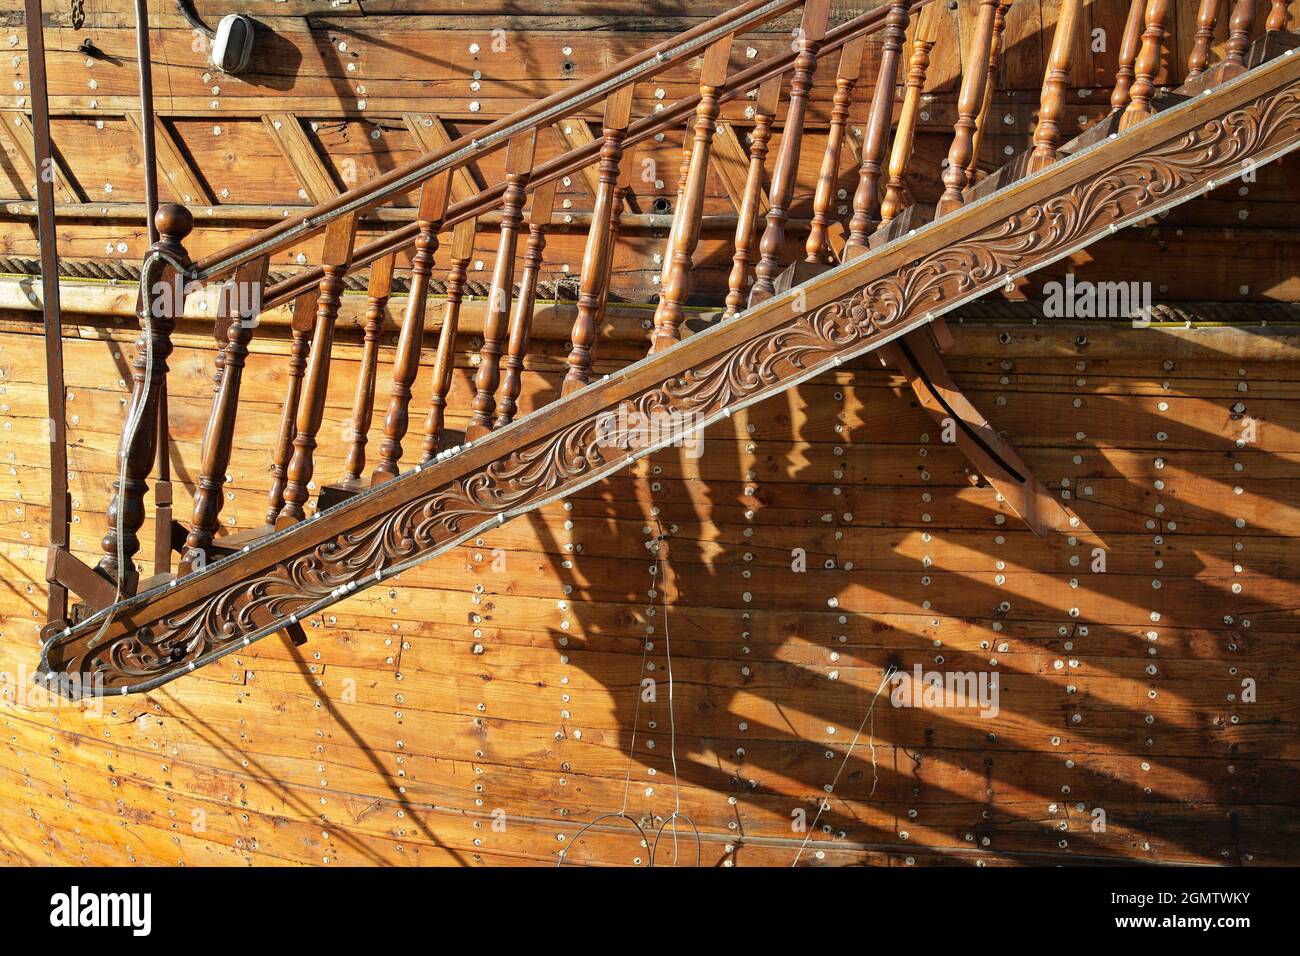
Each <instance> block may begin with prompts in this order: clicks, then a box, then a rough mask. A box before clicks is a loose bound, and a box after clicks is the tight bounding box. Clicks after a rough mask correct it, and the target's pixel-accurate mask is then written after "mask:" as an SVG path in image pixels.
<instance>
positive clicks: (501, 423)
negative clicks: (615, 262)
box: [493, 179, 618, 428]
mask: <svg viewBox="0 0 1300 956" xmlns="http://www.w3.org/2000/svg"><path fill="white" fill-rule="evenodd" d="M555 187H556V182H555V180H553V179H552V180H551V181H550V182H547V183H543V184H542V185H540V186H538V187H537V189H535V190H534V191H533V199H532V203H531V205H530V206H529V209H528V248H527V249H526V250H525V251H524V269H523V272H522V273H521V274H520V276H519V298H518V299H517V300H516V301H515V311H514V314H513V315H512V316H511V318H510V339H509V341H508V342H507V344H506V354H505V358H504V359H503V361H502V371H501V400H500V401H499V402H497V420H496V424H495V425H494V426H493V427H495V428H504V427H505V426H506V425H509V424H510V423H511V422H512V421H514V420H515V414H516V413H517V412H518V410H519V403H518V402H519V390H520V388H521V387H522V385H523V378H522V376H523V371H524V356H525V355H527V353H528V336H529V333H530V331H531V329H532V324H533V308H534V307H535V305H536V303H537V280H538V277H539V276H540V274H541V269H542V254H543V253H544V252H545V251H546V228H547V227H548V226H549V225H550V224H551V215H552V212H553V211H554V208H555ZM614 223H615V224H616V225H617V223H618V210H615V214H614ZM610 248H611V249H612V248H613V243H612V242H611V243H610Z"/></svg>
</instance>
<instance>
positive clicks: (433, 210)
mask: <svg viewBox="0 0 1300 956" xmlns="http://www.w3.org/2000/svg"><path fill="white" fill-rule="evenodd" d="M450 187H451V177H450V176H449V175H445V174H443V175H438V176H435V177H434V178H433V179H431V180H429V181H428V182H427V183H425V184H424V185H423V186H422V187H421V188H420V212H419V220H418V221H419V223H420V233H419V236H418V238H417V239H416V242H415V256H414V257H413V258H412V260H411V290H410V292H409V293H408V295H407V299H406V317H405V319H403V320H402V331H401V333H400V334H399V335H398V339H397V355H396V356H395V357H394V358H393V383H392V385H391V386H390V388H389V392H388V411H387V413H386V414H385V415H384V437H383V440H382V441H381V442H380V443H379V459H378V461H377V462H376V463H375V470H374V472H373V474H372V475H371V476H370V480H371V481H372V482H380V481H387V480H388V479H389V478H392V477H394V476H395V475H396V474H397V473H398V471H399V465H400V462H401V460H402V439H403V438H405V437H406V429H407V426H408V424H409V422H410V404H411V385H412V383H413V382H414V381H415V376H416V375H417V374H418V373H419V370H420V349H421V347H422V346H423V344H424V309H425V305H426V303H427V302H428V297H429V273H430V272H431V271H432V270H433V254H434V253H435V252H436V251H437V249H438V231H439V229H441V227H442V218H443V216H444V215H445V214H446V212H447V194H448V191H449V189H450Z"/></svg>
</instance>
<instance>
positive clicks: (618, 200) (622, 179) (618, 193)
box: [599, 161, 635, 316]
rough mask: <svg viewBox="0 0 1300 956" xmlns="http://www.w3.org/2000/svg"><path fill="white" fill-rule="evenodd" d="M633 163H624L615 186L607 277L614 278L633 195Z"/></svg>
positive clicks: (605, 295)
mask: <svg viewBox="0 0 1300 956" xmlns="http://www.w3.org/2000/svg"><path fill="white" fill-rule="evenodd" d="M634 168H635V166H634V164H633V163H632V162H627V161H625V162H623V163H622V164H620V166H619V169H618V182H617V183H616V184H615V185H614V203H613V207H612V209H611V211H610V216H609V246H608V247H607V248H606V249H605V275H606V276H607V277H608V276H612V275H613V271H614V250H615V249H617V248H618V234H619V231H620V230H621V229H622V227H623V210H624V209H625V208H626V206H627V203H628V199H629V197H631V195H632V170H633V169H634ZM609 286H610V282H609V281H608V279H607V280H606V282H605V285H604V288H602V289H601V290H600V313H599V314H600V315H601V316H604V314H605V309H606V307H608V305H609Z"/></svg>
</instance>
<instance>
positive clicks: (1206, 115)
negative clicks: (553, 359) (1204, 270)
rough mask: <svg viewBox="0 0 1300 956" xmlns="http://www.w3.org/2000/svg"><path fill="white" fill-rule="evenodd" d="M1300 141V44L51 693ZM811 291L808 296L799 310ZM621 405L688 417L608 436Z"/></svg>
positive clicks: (163, 595) (699, 414)
mask: <svg viewBox="0 0 1300 956" xmlns="http://www.w3.org/2000/svg"><path fill="white" fill-rule="evenodd" d="M1297 146H1300V56H1291V55H1289V54H1288V55H1285V56H1280V57H1278V58H1276V59H1274V60H1271V61H1269V62H1267V63H1264V64H1262V65H1260V66H1258V67H1256V68H1255V69H1253V70H1250V71H1248V72H1246V73H1242V74H1240V75H1239V76H1237V77H1235V78H1234V79H1233V80H1232V81H1230V82H1228V83H1226V84H1225V85H1223V86H1222V87H1220V88H1218V89H1216V90H1214V91H1213V92H1210V93H1206V94H1203V95H1202V96H1199V97H1196V98H1194V99H1191V100H1188V101H1187V102H1185V103H1181V104H1179V105H1178V106H1175V107H1172V108H1170V109H1168V110H1165V111H1163V112H1160V113H1158V114H1157V115H1155V116H1152V117H1150V118H1148V119H1146V120H1145V121H1144V122H1142V123H1141V124H1138V125H1136V126H1134V127H1133V128H1131V129H1130V130H1128V131H1126V132H1124V133H1122V134H1119V135H1118V136H1116V137H1114V138H1113V139H1107V140H1105V141H1103V142H1100V143H1098V144H1096V145H1094V146H1092V147H1090V148H1086V149H1082V150H1080V151H1079V152H1077V153H1074V154H1073V155H1071V156H1069V157H1067V158H1064V159H1062V160H1060V161H1058V162H1057V163H1055V164H1053V165H1052V166H1050V167H1048V168H1046V169H1044V170H1042V171H1040V172H1038V173H1036V174H1034V175H1032V176H1030V177H1027V178H1024V179H1021V180H1018V181H1017V182H1015V183H1013V184H1011V185H1009V186H1007V187H1005V188H1004V189H1002V190H999V191H997V192H995V193H993V194H991V195H988V196H986V197H983V198H981V199H979V200H976V201H971V202H968V203H967V204H966V205H964V206H962V207H961V208H959V209H958V210H956V211H954V212H952V213H951V214H949V215H948V216H946V217H944V218H943V219H941V220H938V221H936V222H932V223H930V224H927V225H925V226H923V227H921V228H919V229H917V230H916V231H915V232H914V233H909V234H907V235H905V236H903V237H901V238H899V239H896V240H894V241H892V242H888V243H885V244H883V245H881V246H879V247H878V248H876V249H873V250H871V251H870V252H868V253H867V254H865V255H862V256H859V257H857V258H855V259H853V260H851V261H849V262H847V263H845V264H843V265H840V266H838V267H836V268H835V269H833V270H831V271H829V272H827V273H824V274H822V275H820V276H817V277H815V278H813V279H811V280H809V281H808V282H806V283H805V284H803V285H802V286H799V287H798V288H796V289H794V290H791V291H790V292H788V293H785V294H782V295H779V296H776V297H774V298H772V299H769V300H767V301H766V302H763V303H761V304H759V305H757V306H756V307H755V308H752V309H750V310H748V311H747V312H745V313H742V314H741V315H740V316H738V317H737V318H735V319H733V320H731V321H729V322H726V323H722V324H720V325H717V326H714V327H713V328H710V329H708V330H706V331H704V332H701V333H698V334H696V335H694V336H692V337H691V338H690V339H688V340H687V341H685V342H683V343H681V344H679V345H677V346H674V347H673V348H669V349H666V350H664V351H662V352H660V353H658V354H656V355H653V356H650V357H648V358H646V359H644V360H642V361H640V362H638V363H636V364H635V365H631V366H628V367H627V368H625V369H622V370H620V371H619V372H616V373H615V374H613V375H610V376H609V377H608V378H604V379H601V380H600V381H598V382H594V383H592V384H590V385H588V386H586V387H585V388H583V389H580V390H578V391H576V392H574V393H572V394H571V395H569V396H567V397H565V398H563V399H560V400H558V401H556V402H554V403H553V404H551V405H549V406H547V407H545V408H542V409H540V410H538V411H536V412H534V413H532V414H531V415H528V416H526V417H525V418H522V419H520V420H518V421H516V422H514V423H513V424H511V425H509V426H507V427H506V428H503V429H501V430H499V431H493V432H492V433H490V434H489V435H488V436H486V437H485V438H483V439H480V440H478V441H475V442H473V443H472V444H469V445H466V446H464V447H463V448H462V449H460V450H457V451H453V452H452V453H450V454H449V455H447V456H446V457H441V458H439V459H435V460H433V461H430V462H428V463H426V464H424V465H421V466H419V467H417V468H416V469H414V470H412V471H408V472H406V473H405V474H402V475H400V476H398V477H396V478H393V479H391V480H389V481H387V482H384V483H382V484H378V485H375V486H373V487H371V488H369V489H367V491H366V492H364V493H363V494H360V495H358V496H356V497H354V498H351V499H349V500H347V501H345V502H343V503H341V504H339V505H337V506H336V507H334V508H332V509H330V510H329V511H325V512H321V513H320V514H318V515H317V516H315V517H313V518H311V519H309V520H306V521H303V522H300V523H298V524H295V525H293V526H291V527H290V528H287V529H285V530H283V531H280V532H276V533H274V534H272V535H270V536H269V537H267V538H266V539H264V540H263V541H261V542H260V543H258V544H255V545H253V546H251V547H250V548H249V550H247V551H242V552H240V553H238V554H235V555H231V556H230V557H228V558H226V559H223V560H221V561H218V562H215V563H213V564H210V565H209V566H208V567H207V568H205V569H203V570H202V571H198V572H195V573H192V574H190V575H188V576H186V577H184V578H182V579H179V580H176V581H173V582H171V583H169V584H167V585H165V586H160V587H157V588H154V589H152V590H149V591H145V592H141V593H140V594H138V595H136V596H134V597H132V598H129V599H127V600H125V601H122V602H120V603H119V604H117V605H115V606H114V608H113V609H112V610H113V613H114V618H113V620H112V621H111V622H110V624H109V625H108V627H107V628H105V629H104V635H103V637H102V639H100V640H99V641H98V642H97V643H96V641H95V636H96V632H97V631H98V630H99V629H100V622H101V620H102V618H103V616H104V613H106V612H99V613H98V614H96V615H92V616H91V617H89V618H88V619H86V620H85V621H82V622H79V623H78V624H77V625H75V626H74V627H71V628H68V629H65V630H64V631H61V632H59V633H57V634H55V635H53V636H51V637H50V638H49V639H48V640H47V641H46V643H45V645H44V646H43V649H42V667H41V669H42V671H44V672H46V673H47V674H48V675H49V676H50V677H55V678H57V677H58V676H59V675H60V674H69V675H70V674H78V675H80V678H81V679H80V680H73V681H69V680H61V679H56V680H52V681H49V683H50V684H52V685H53V687H52V689H54V690H55V691H59V692H64V693H76V692H77V688H78V687H87V686H91V687H93V686H95V683H94V682H95V681H102V684H103V687H104V688H105V690H106V691H107V692H112V693H132V692H140V691H147V690H150V689H152V688H154V687H157V686H159V685H161V684H164V683H166V682H168V681H170V680H173V679H175V678H176V677H178V676H181V675H183V674H185V673H188V672H190V671H192V670H194V669H195V668H197V667H200V666H203V665H205V664H209V663H212V662H213V661H216V660H218V659H220V658H221V657H222V656H224V655H225V654H228V653H231V652H234V651H236V650H238V649H239V648H240V647H243V646H247V645H248V644H250V643H252V642H253V641H255V640H259V639H261V638H262V637H265V636H267V635H269V634H271V633H274V632H275V631H277V630H283V629H284V628H285V627H286V624H287V623H288V624H293V623H297V621H298V620H300V619H301V618H302V617H304V616H306V615H309V614H314V613H317V612H318V611H320V610H322V609H323V608H325V607H328V606H329V605H330V604H332V603H334V602H335V601H338V600H340V599H341V598H342V597H344V596H346V595H348V594H351V593H353V592H355V591H358V590H361V589H364V588H366V587H370V586H372V585H374V584H377V583H379V582H381V581H384V580H386V579H388V578H390V577H392V576H393V575H395V574H398V573H400V572H401V571H402V570H404V569H406V568H409V567H412V566H414V565H415V564H418V563H420V562H422V561H425V560H428V559H429V558H432V557H434V556H435V555H437V554H440V553H442V552H444V551H446V550H448V549H449V548H452V547H454V546H456V545H457V544H459V543H461V542H462V541H464V540H466V539H468V538H471V537H473V536H475V535H477V534H481V533H483V532H484V531H485V530H487V529H489V528H491V527H492V526H494V525H496V524H499V523H501V522H504V521H505V520H507V519H509V518H511V517H514V516H517V515H520V514H524V513H526V512H528V511H531V510H533V509H536V508H538V507H540V506H542V505H544V504H546V503H548V502H549V501H552V500H555V499H557V498H559V497H562V496H564V495H568V494H572V493H573V492H575V491H577V490H579V489H581V488H582V487H584V486H586V485H588V484H591V483H592V482H595V481H598V480H600V479H601V478H604V477H606V476H607V475H610V474H612V473H614V472H615V471H617V470H619V469H621V468H622V467H624V466H625V465H627V464H629V463H630V462H631V461H633V460H635V458H637V457H640V456H642V455H644V454H649V453H650V452H651V451H653V450H655V449H656V448H657V447H662V446H663V445H666V444H670V443H672V442H674V441H678V440H680V439H681V437H682V436H681V434H679V432H680V431H681V426H680V423H682V422H690V423H691V424H692V426H693V427H698V428H702V427H704V426H707V425H708V424H709V423H711V422H713V421H717V420H718V419H720V418H723V417H725V416H728V415H730V414H731V413H732V412H733V411H735V410H737V409H740V408H743V407H745V406H748V405H751V404H754V403H757V402H760V401H762V400H764V399H766V398H769V397H771V396H773V395H775V394H778V393H780V392H782V391H784V390H786V389H789V388H791V387H793V386H795V385H797V384H799V383H801V382H803V381H805V380H807V379H809V378H812V377H814V376H817V375H820V374H822V373H824V372H826V371H828V370H830V369H832V368H834V367H835V366H837V365H839V364H841V363H843V362H845V361H848V360H850V359H853V358H855V357H857V356H859V355H862V354H865V353H867V352H869V351H872V350H874V349H877V348H879V347H880V346H882V345H885V344H886V343H888V342H890V341H892V340H894V339H896V338H898V337H899V336H901V335H904V334H906V333H907V332H909V331H912V330H913V329H916V328H918V327H920V326H922V325H924V324H925V323H927V322H930V321H931V320H933V319H934V318H936V317H937V316H939V315H941V314H943V313H945V312H948V311H950V310H952V309H955V308H958V307H960V306H962V305H964V304H966V303H968V302H970V301H972V300H973V299H975V298H978V297H979V296H981V295H984V294H985V293H987V292H990V291H992V290H994V289H996V288H998V287H999V286H1001V285H1002V284H1004V283H1006V282H1007V281H1008V280H1009V279H1014V278H1017V277H1019V276H1021V275H1024V274H1026V273H1028V272H1032V271H1034V270H1036V269H1039V268H1042V267H1043V266H1046V265H1049V264H1050V263H1052V262H1055V261H1057V260H1059V259H1061V258H1063V257H1065V256H1067V255H1070V254H1071V253H1073V252H1076V251H1078V250H1079V249H1082V248H1084V247H1085V246H1087V245H1089V244H1091V243H1092V242H1095V241H1096V240H1097V239H1100V238H1102V237H1104V236H1106V235H1108V234H1109V233H1111V232H1113V231H1115V230H1117V229H1119V228H1122V227H1124V226H1127V225H1130V224H1132V223H1134V222H1138V221H1140V220H1142V219H1145V218H1147V217H1149V216H1151V215H1154V214H1156V213H1158V212H1160V211H1162V210H1164V209H1167V208H1169V207H1171V206H1174V205H1177V204H1179V203H1181V202H1184V201H1186V200H1188V199H1191V198H1193V197H1195V196H1197V195H1200V194H1201V193H1203V192H1206V191H1208V190H1209V189H1211V188H1213V186H1215V185H1219V184H1222V183H1223V182H1226V181H1228V180H1230V179H1232V178H1234V177H1235V176H1237V175H1240V174H1241V172H1242V171H1243V169H1245V168H1250V167H1251V166H1253V165H1259V164H1262V163H1265V162H1269V161H1271V160H1273V159H1276V158H1277V157H1279V156H1281V155H1284V154H1285V153H1288V152H1290V151H1292V150H1294V149H1295V148H1296V147H1297ZM796 303H800V304H801V305H802V307H803V311H801V312H795V311H794V307H795V304H796ZM620 406H626V407H627V408H628V410H629V411H637V412H641V413H643V414H656V413H660V414H662V413H664V412H671V413H675V414H673V416H672V418H671V421H673V422H677V423H679V425H678V426H675V427H673V428H668V429H662V430H661V431H660V434H659V442H658V444H657V445H655V446H650V447H646V448H643V449H640V450H638V451H636V452H626V451H620V450H618V449H616V448H609V447H604V446H603V445H602V443H601V438H602V428H601V420H602V417H603V416H605V415H607V414H609V413H612V412H616V410H617V409H618V408H619V407H620Z"/></svg>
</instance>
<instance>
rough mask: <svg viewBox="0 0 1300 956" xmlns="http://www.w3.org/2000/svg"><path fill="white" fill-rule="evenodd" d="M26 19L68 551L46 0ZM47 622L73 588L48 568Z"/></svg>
mask: <svg viewBox="0 0 1300 956" xmlns="http://www.w3.org/2000/svg"><path fill="white" fill-rule="evenodd" d="M24 6H25V10H26V21H27V70H28V73H27V76H28V81H29V83H30V90H31V100H32V137H33V139H34V140H35V143H36V155H35V157H34V159H35V161H36V207H37V224H36V236H37V242H38V244H39V246H40V251H41V291H42V297H43V302H42V304H43V305H44V319H45V371H46V379H47V381H46V388H47V395H48V400H49V420H48V421H49V435H48V437H49V439H50V544H49V546H50V549H51V550H52V551H53V550H59V549H61V550H64V551H67V550H68V545H69V542H70V540H71V539H70V535H71V521H72V501H71V496H70V495H69V494H68V445H67V389H66V387H65V385H64V380H63V317H62V314H61V312H60V309H59V255H58V249H57V247H56V245H55V243H56V238H55V231H54V160H53V157H52V156H51V148H50V104H49V99H48V87H47V84H46V80H45V30H44V25H43V24H42V22H41V0H24ZM46 567H47V570H46V580H47V581H48V582H49V616H48V621H50V622H54V621H62V620H64V619H66V618H67V615H68V589H67V588H66V587H64V586H63V585H62V584H59V583H58V582H57V581H55V580H53V577H54V576H53V574H52V573H51V572H52V570H53V568H54V562H53V561H50V562H49V563H48V564H47V566H46Z"/></svg>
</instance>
